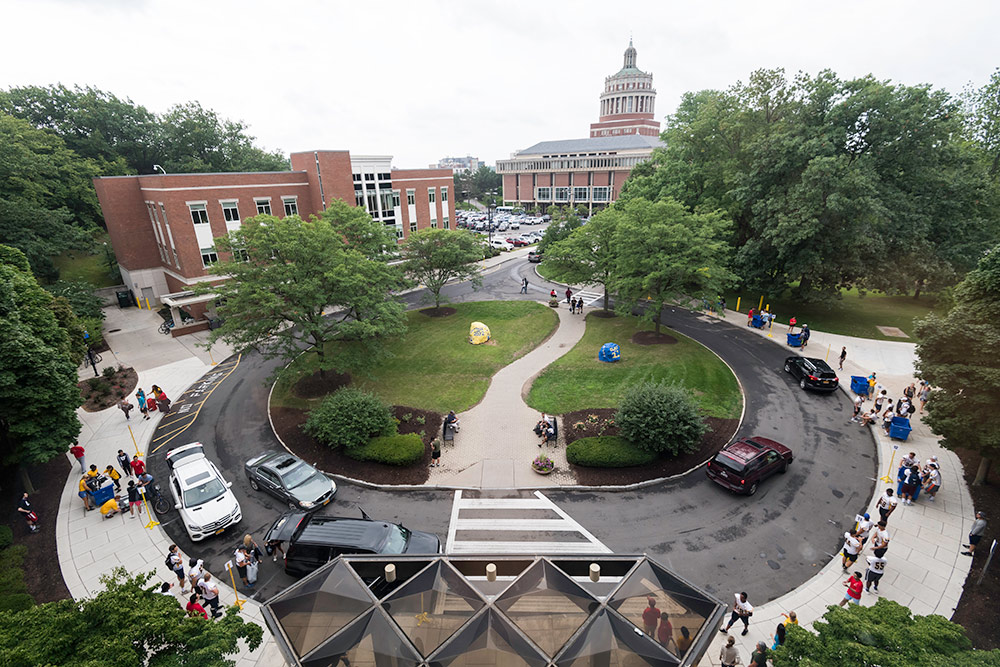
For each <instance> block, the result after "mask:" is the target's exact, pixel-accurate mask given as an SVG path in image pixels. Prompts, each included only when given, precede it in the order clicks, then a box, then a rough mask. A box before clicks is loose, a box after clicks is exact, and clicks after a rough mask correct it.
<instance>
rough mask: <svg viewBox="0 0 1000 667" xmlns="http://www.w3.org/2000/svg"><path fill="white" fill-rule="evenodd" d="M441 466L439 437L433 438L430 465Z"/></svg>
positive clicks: (433, 466)
mask: <svg viewBox="0 0 1000 667" xmlns="http://www.w3.org/2000/svg"><path fill="white" fill-rule="evenodd" d="M440 466H441V438H434V440H432V441H431V467H432V468H439V467H440Z"/></svg>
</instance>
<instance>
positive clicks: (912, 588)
mask: <svg viewBox="0 0 1000 667" xmlns="http://www.w3.org/2000/svg"><path fill="white" fill-rule="evenodd" d="M557 312H558V314H559V317H560V327H559V329H558V330H557V331H556V333H555V334H553V336H552V337H551V338H550V339H549V340H548V341H546V342H545V343H544V344H543V345H542V346H540V347H539V348H538V349H536V350H534V351H532V352H531V353H529V354H528V355H525V357H522V358H521V359H520V360H518V361H517V362H514V363H513V364H511V365H510V366H508V367H506V368H504V369H502V370H501V371H500V372H498V373H497V375H496V376H494V378H493V382H492V383H491V385H490V389H489V390H488V392H487V396H486V397H485V398H484V400H483V402H482V403H480V406H485V405H487V404H488V405H490V406H491V412H493V411H494V410H495V409H496V408H497V406H505V407H506V409H508V410H510V411H511V412H505V413H504V415H505V418H504V419H502V420H500V421H499V422H498V421H497V420H496V419H495V418H494V419H493V420H492V421H491V420H490V419H488V418H486V416H485V414H480V413H479V412H477V409H478V408H479V407H480V406H477V407H476V408H472V409H471V410H469V411H467V412H466V413H463V415H461V417H462V418H463V424H462V430H461V432H460V435H459V437H460V438H461V439H462V445H463V448H466V447H469V448H471V447H486V446H487V445H486V444H485V443H486V442H487V439H486V438H485V437H484V435H485V434H486V433H489V435H490V436H491V438H490V439H494V440H495V439H496V435H497V433H498V430H503V429H506V428H510V427H511V426H512V425H516V428H517V433H511V434H510V435H509V436H507V437H505V438H504V439H505V440H506V441H509V442H516V447H518V448H519V450H520V449H524V450H525V453H521V452H520V451H519V459H520V460H524V459H523V458H522V457H523V456H526V455H527V454H537V452H538V447H537V441H535V440H534V438H533V436H532V434H531V433H530V432H528V433H527V434H524V433H522V431H523V430H524V429H523V424H524V423H525V421H524V419H525V418H526V419H527V423H531V420H532V419H534V418H535V417H536V413H535V412H534V411H533V410H531V409H530V408H528V407H527V406H526V405H525V404H524V402H523V401H522V400H521V394H522V389H523V387H524V384H525V383H526V382H527V381H528V380H530V379H531V378H532V377H533V376H534V375H535V374H537V372H538V371H539V370H541V368H544V366H546V365H548V364H549V363H551V362H552V361H553V360H555V359H556V358H558V357H559V356H562V354H564V353H565V352H567V351H568V350H569V349H571V348H572V346H573V344H575V343H576V342H577V341H578V340H579V339H580V337H581V336H582V335H583V322H582V318H577V317H576V316H572V315H570V314H569V312H568V310H567V309H566V308H565V304H561V307H560V309H559V310H558V311H557ZM108 313H109V323H108V324H109V327H112V328H113V325H114V324H115V323H116V322H115V320H116V319H121V320H124V319H125V316H124V315H121V314H120V313H119V312H118V311H116V310H114V309H109V310H108ZM135 315H136V314H135V313H134V312H133V313H129V317H134V316H135ZM150 315H152V313H151V314H150ZM726 319H727V320H729V321H730V322H732V323H734V324H737V325H744V324H745V322H746V316H745V315H742V314H740V313H734V312H728V313H727V314H726ZM785 330H786V327H784V326H778V327H776V328H775V330H774V332H773V339H772V340H774V342H775V343H778V344H781V345H784V338H785V336H784V332H785ZM748 332H749V333H752V334H753V335H760V336H766V333H767V332H758V331H756V330H750V329H748ZM130 333H131V332H128V331H126V332H125V334H130ZM119 336H123V334H119ZM112 344H114V345H115V349H116V355H117V358H118V360H119V361H121V362H122V363H124V364H126V365H132V366H133V367H134V368H135V369H136V371H138V373H139V384H140V386H142V387H145V388H147V389H148V387H149V386H150V385H151V384H153V383H156V384H159V385H160V386H161V387H163V388H164V390H165V391H166V392H167V395H168V396H171V397H174V398H175V407H178V405H180V404H183V392H184V391H185V390H186V389H187V388H188V387H190V386H191V385H192V383H194V382H195V381H196V380H198V379H199V378H201V377H202V375H204V374H205V373H206V371H208V370H210V369H211V367H212V364H211V361H210V360H209V359H207V358H203V357H204V356H205V353H204V351H203V350H195V349H194V348H188V354H187V356H186V357H185V356H184V354H183V353H181V352H178V351H177V349H176V348H177V344H176V343H175V342H174V341H172V340H171V339H163V340H161V339H152V340H151V339H149V338H148V334H142V333H141V332H140V331H139V330H135V335H134V337H132V338H128V339H125V338H124V337H123V338H122V339H121V340H119V341H112ZM841 345H846V346H847V349H848V361H847V363H846V364H845V369H844V375H845V377H848V378H849V376H850V375H868V374H869V373H871V372H873V371H874V372H876V373H878V377H879V380H880V381H881V382H882V384H884V385H885V386H886V387H887V388H888V389H889V390H890V392H892V394H893V395H894V397H895V396H899V395H900V394H901V392H902V389H903V387H905V386H906V385H908V384H909V383H910V382H912V381H913V375H912V374H913V360H914V347H915V346H914V345H913V344H911V343H896V342H886V341H874V340H867V339H860V338H851V337H847V336H836V335H832V334H824V333H822V332H818V331H814V332H813V334H812V338H811V339H810V347H809V348H808V353H810V354H815V355H816V356H820V357H824V356H826V354H827V349H828V347H829V349H830V352H829V355H830V357H831V358H832V359H834V361H835V360H836V356H837V355H838V354H839V350H840V346H841ZM157 347H164V348H169V349H170V350H172V353H175V354H177V356H178V358H177V360H173V361H171V362H170V363H167V364H165V365H163V364H162V359H164V356H163V355H160V354H157V353H155V351H154V350H155V348H157ZM218 347H219V348H221V346H218ZM789 350H790V354H791V353H794V352H793V351H791V348H789ZM227 353H228V351H225V352H223V351H221V350H220V351H219V353H218V354H216V359H219V360H221V359H222V358H224V357H225V356H226V354H227ZM167 358H170V357H167ZM158 360H159V361H158ZM843 384H844V385H848V384H849V380H848V381H847V382H845V383H843ZM515 412H516V413H517V414H516V415H515V414H514V413H515ZM521 412H524V413H525V414H524V415H521V414H520V413H521ZM78 414H79V416H80V420H81V422H82V423H83V431H82V433H81V434H80V444H82V445H83V446H84V447H85V448H86V450H87V460H88V464H89V463H96V464H97V465H98V466H99V467H103V466H105V465H107V463H109V462H114V457H115V454H116V453H117V451H118V449H119V448H122V449H125V450H126V451H129V452H134V449H133V448H132V447H131V443H132V441H131V438H130V437H129V432H128V429H127V428H126V426H127V425H131V426H132V430H133V432H134V435H135V439H136V441H137V443H138V446H139V449H140V451H146V449H147V448H148V447H149V446H150V444H151V443H150V442H149V440H150V439H151V437H152V434H153V426H154V425H155V423H156V421H157V420H158V419H160V417H159V416H157V417H154V418H153V419H151V420H149V421H144V420H142V419H141V415H140V417H139V418H136V417H135V416H133V418H132V420H131V421H130V422H126V421H125V420H124V418H123V415H122V413H121V412H120V411H119V410H117V409H114V408H111V409H108V410H105V411H103V412H99V413H85V412H83V411H82V410H80V411H78ZM494 414H496V413H495V412H494ZM528 415H530V416H528ZM914 417H915V418H914V419H913V420H911V421H912V425H913V431H912V433H911V434H910V438H909V441H908V442H906V443H896V442H894V441H890V440H888V439H887V438H885V437H883V436H881V432H880V430H878V432H877V433H876V434H875V436H874V437H875V440H876V444H877V450H878V458H879V470H880V474H886V473H887V472H888V474H889V475H890V476H892V477H893V479H894V478H895V468H896V465H897V464H898V460H899V456H900V454H901V453H905V452H908V451H915V452H917V454H918V455H919V457H920V458H921V459H926V458H928V457H930V456H932V455H936V456H938V460H939V461H940V463H941V473H942V478H943V482H942V489H941V491H940V492H939V493H938V496H937V501H936V502H934V503H931V502H929V501H927V500H926V499H921V500H920V501H918V503H917V504H914V505H912V506H900V507H899V508H898V509H897V510H896V512H895V513H894V514H893V515H892V517H891V519H890V522H889V531H890V533H891V537H892V542H891V544H890V547H889V550H888V552H887V554H886V558H887V559H888V566H887V570H886V575H885V576H884V577H883V579H882V582H881V589H882V595H883V596H885V597H888V598H889V599H892V600H896V601H898V602H899V603H901V604H904V605H906V606H907V607H909V608H910V610H911V611H912V612H913V613H915V614H931V613H935V614H941V615H942V616H945V617H946V618H950V617H951V615H952V612H953V611H954V608H955V606H956V605H957V604H958V600H959V598H960V596H961V593H962V587H963V585H964V582H965V578H966V575H967V574H968V571H969V567H970V561H971V559H969V558H968V557H966V556H961V555H959V554H960V551H961V550H962V549H961V544H962V540H963V539H964V537H965V535H967V534H968V531H969V529H970V527H971V523H972V520H973V518H974V517H973V506H972V499H971V496H970V495H969V492H968V489H967V488H966V486H965V483H964V480H963V477H962V469H961V464H960V463H959V461H958V458H957V457H956V456H955V455H954V454H952V453H951V452H949V451H947V450H944V449H942V448H940V447H939V446H938V442H937V438H936V437H935V436H934V435H933V434H932V433H931V432H930V430H929V429H928V428H927V427H926V426H924V424H923V423H922V421H921V420H920V418H919V417H920V415H919V413H918V414H916V415H914ZM844 428H846V429H850V428H860V427H859V426H856V425H854V424H845V426H844ZM474 442H475V443H482V444H479V445H471V446H470V444H469V443H474ZM550 449H551V448H550ZM531 450H534V451H533V452H532V451H531ZM893 452H895V456H894V457H893ZM451 454H452V450H451V448H446V450H445V452H444V457H445V458H444V460H445V461H448V458H447V457H448V456H450V455H451ZM488 454H489V452H488V451H482V455H483V456H484V457H485V456H487V455H488ZM549 454H550V455H552V456H553V458H556V456H561V457H564V456H565V454H564V449H563V448H554V449H552V451H550V452H549ZM67 456H68V455H67ZM890 458H893V459H894V461H895V463H893V464H892V466H891V469H890V464H889V461H890ZM557 460H558V459H557ZM72 463H73V472H72V473H71V475H70V477H69V479H68V480H67V482H66V486H65V488H64V490H63V494H62V499H61V502H60V509H59V516H58V518H57V524H56V541H57V548H58V552H59V562H60V566H61V568H62V573H63V578H64V579H65V581H66V584H67V587H68V588H69V590H70V593H71V594H72V595H73V596H74V597H85V596H90V595H93V594H95V593H96V592H97V591H99V590H100V589H101V584H100V577H101V575H103V574H107V573H108V572H110V571H111V570H112V569H114V568H115V567H119V566H122V567H125V568H126V569H127V570H129V571H131V572H138V571H150V570H152V571H155V572H156V573H157V575H158V576H157V577H156V578H154V581H168V582H169V581H175V578H174V577H173V575H172V573H170V572H168V571H167V570H166V568H165V567H164V566H163V558H164V554H165V553H166V551H167V547H168V538H167V536H166V534H165V533H164V532H163V530H162V529H161V528H159V527H155V526H154V527H152V528H151V529H149V528H146V524H147V521H148V519H147V517H145V516H143V518H142V519H130V518H129V517H128V516H118V517H113V518H112V519H110V520H103V519H102V518H101V517H100V514H99V513H97V512H96V511H94V512H86V513H85V512H84V510H83V508H82V503H81V502H80V500H79V498H77V496H76V490H77V481H78V479H79V478H78V470H79V468H78V467H77V465H76V463H75V461H72ZM562 463H563V464H564V463H565V462H564V461H562ZM456 465H457V464H456ZM522 467H523V466H522ZM433 472H434V475H433V476H432V478H431V481H432V482H433V483H435V484H448V485H455V486H461V485H464V484H468V485H469V486H485V485H487V484H485V482H491V480H493V479H496V480H497V481H498V483H497V484H495V485H497V486H512V485H521V484H523V482H524V481H525V480H524V479H523V478H521V476H520V474H519V473H520V472H525V473H530V470H525V471H518V470H516V469H510V470H504V469H502V467H501V466H487V465H485V464H484V465H482V466H480V468H479V469H478V470H476V469H475V467H474V466H468V467H465V468H464V469H462V470H460V471H458V472H456V471H455V470H454V467H442V468H441V469H435V470H434V471H433ZM531 474H533V473H531ZM507 476H510V477H513V478H514V479H512V480H508V477H507ZM476 479H478V483H473V481H474V480H476ZM528 479H532V478H531V477H529V478H528ZM533 481H534V482H535V484H537V479H535V480H533ZM551 481H554V480H546V482H549V483H551ZM161 482H162V480H161ZM463 482H464V484H463ZM511 482H513V483H511ZM489 485H491V486H492V485H494V484H493V483H492V482H491V483H490V484H489ZM528 485H529V486H530V485H532V484H531V483H529V484H528ZM886 486H892V487H893V488H895V483H894V482H893V483H892V484H891V485H883V484H879V485H877V486H876V493H875V496H876V498H877V496H878V495H880V494H881V492H882V490H884V488H885V487H886ZM876 498H872V499H871V501H870V502H869V508H870V509H869V511H870V512H872V513H873V514H875V515H876V516H877V512H876V511H875V509H874V505H875V500H876ZM808 538H809V536H808V534H807V533H806V531H804V530H803V539H804V540H808ZM866 555H867V553H866V554H863V556H862V559H863V558H864V556H866ZM185 557H186V556H185ZM859 562H860V561H859ZM857 569H863V568H861V567H859V568H857ZM216 574H218V575H220V577H219V578H220V579H222V575H224V574H225V573H216ZM845 578H846V577H845V576H844V575H843V573H842V571H841V568H840V559H839V557H837V558H835V559H834V560H833V561H831V562H830V563H828V564H827V565H826V567H824V568H823V570H822V571H821V572H820V573H819V574H817V575H816V576H814V577H813V578H812V579H810V580H809V581H808V582H806V583H805V584H803V585H802V586H800V587H799V588H797V589H795V590H794V591H791V592H789V593H787V594H786V595H784V596H782V597H781V598H778V599H777V600H774V601H773V602H770V603H768V604H763V605H760V606H758V607H757V608H756V609H755V612H754V616H753V620H752V623H751V630H750V633H749V634H748V635H747V636H746V637H741V636H740V635H738V634H737V635H736V638H737V642H738V644H739V645H741V646H742V652H743V655H744V663H746V662H747V661H748V658H749V652H750V650H751V649H752V647H753V645H754V644H755V643H756V642H757V641H761V640H763V641H767V643H768V645H769V646H770V644H771V641H772V640H771V636H772V635H773V632H774V627H775V625H776V624H777V623H778V621H780V620H781V618H782V617H781V613H782V612H787V611H791V610H794V611H796V612H797V614H798V617H799V619H800V621H801V622H802V624H803V625H805V626H806V627H810V626H811V623H812V622H813V621H815V620H817V619H818V618H819V617H820V616H822V614H823V613H824V612H825V611H826V606H827V605H829V604H836V603H837V602H839V600H840V599H841V597H842V596H843V592H844V587H843V586H842V585H841V583H842V581H843V580H844V579H845ZM225 583H226V582H224V581H220V584H225ZM220 588H221V589H222V590H221V598H222V601H223V603H225V604H231V603H232V602H233V601H234V599H235V596H234V593H233V591H232V590H231V589H230V587H229V586H228V585H221V586H220ZM734 592H736V591H734ZM178 597H179V596H178ZM723 599H724V601H727V602H728V601H729V599H730V598H729V597H728V596H723ZM875 600H876V596H875V595H872V594H867V593H866V594H865V595H864V597H863V599H862V604H869V605H870V604H873V603H874V601H875ZM751 602H753V601H752V600H751ZM243 616H244V619H246V620H247V621H249V622H255V623H258V624H261V625H263V622H262V619H261V614H260V609H259V605H257V603H255V602H253V601H250V602H248V603H246V604H245V606H244V607H243ZM736 627H738V626H736ZM265 630H266V628H265ZM715 634H716V641H715V642H713V644H712V647H711V648H710V649H709V652H708V653H707V654H706V656H705V658H704V659H703V660H702V664H712V665H717V664H719V662H718V654H719V648H720V646H721V645H722V642H723V640H724V638H725V636H724V635H722V634H721V633H718V632H716V633H715ZM283 664H285V661H284V659H283V657H282V656H281V654H280V652H279V651H278V649H277V645H276V644H275V642H274V640H273V638H271V637H270V634H269V633H268V632H265V642H264V644H263V645H262V646H261V647H260V648H259V649H258V650H257V651H253V652H250V651H247V650H246V648H245V647H244V648H243V650H241V652H240V654H239V656H238V657H237V666H238V667H250V666H251V665H262V666H263V665H267V666H270V665H283Z"/></svg>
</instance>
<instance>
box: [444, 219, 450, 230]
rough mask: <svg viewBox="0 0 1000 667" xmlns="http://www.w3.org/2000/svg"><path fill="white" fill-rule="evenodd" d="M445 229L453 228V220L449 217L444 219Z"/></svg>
mask: <svg viewBox="0 0 1000 667" xmlns="http://www.w3.org/2000/svg"><path fill="white" fill-rule="evenodd" d="M444 229H451V221H450V220H449V219H448V218H445V219H444Z"/></svg>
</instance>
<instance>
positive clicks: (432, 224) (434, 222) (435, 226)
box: [431, 220, 438, 229]
mask: <svg viewBox="0 0 1000 667" xmlns="http://www.w3.org/2000/svg"><path fill="white" fill-rule="evenodd" d="M437 228H438V221H437V220H431V229H437Z"/></svg>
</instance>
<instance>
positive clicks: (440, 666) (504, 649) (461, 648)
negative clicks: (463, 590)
mask: <svg viewBox="0 0 1000 667" xmlns="http://www.w3.org/2000/svg"><path fill="white" fill-rule="evenodd" d="M548 662H549V661H548V660H547V659H546V657H545V656H544V655H542V654H541V653H539V651H538V649H537V648H535V647H534V646H532V645H531V642H529V641H528V640H527V639H525V638H524V637H522V636H521V635H520V634H519V633H518V631H517V629H516V628H514V626H513V625H511V624H510V621H508V620H507V619H505V618H504V617H503V615H501V614H499V613H498V612H497V611H496V610H495V609H492V608H490V609H487V610H486V611H485V612H483V613H482V614H480V615H479V616H477V617H476V618H474V619H472V620H471V621H469V622H468V623H466V624H465V625H464V626H463V627H462V629H461V630H459V631H458V632H457V633H456V634H455V635H454V636H453V637H452V638H451V639H449V640H448V641H447V642H445V644H444V645H443V646H441V648H440V649H438V651H437V652H436V653H435V654H434V655H432V656H431V657H430V659H429V660H428V661H427V664H428V665H430V667H494V666H495V667H544V665H547V664H548Z"/></svg>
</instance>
